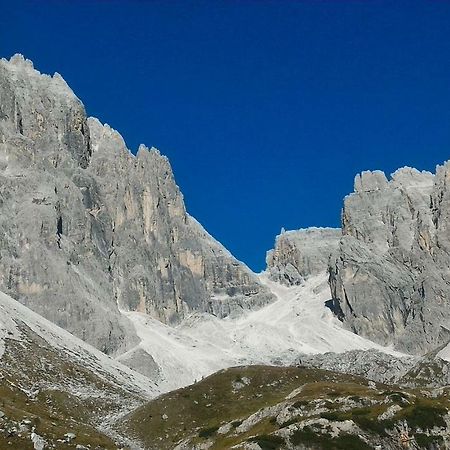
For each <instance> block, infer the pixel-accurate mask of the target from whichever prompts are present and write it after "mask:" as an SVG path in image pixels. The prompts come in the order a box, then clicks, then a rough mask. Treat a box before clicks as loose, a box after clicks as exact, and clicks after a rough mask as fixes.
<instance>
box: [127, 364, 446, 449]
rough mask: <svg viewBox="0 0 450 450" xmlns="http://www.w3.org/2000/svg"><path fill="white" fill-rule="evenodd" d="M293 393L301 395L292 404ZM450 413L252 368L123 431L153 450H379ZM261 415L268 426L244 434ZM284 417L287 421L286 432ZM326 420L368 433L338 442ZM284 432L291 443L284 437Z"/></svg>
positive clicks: (428, 401)
mask: <svg viewBox="0 0 450 450" xmlns="http://www.w3.org/2000/svg"><path fill="white" fill-rule="evenodd" d="M244 379H245V383H242V384H243V386H242V387H240V389H235V383H236V382H237V380H244ZM299 387H301V389H298V388H299ZM293 391H297V392H298V394H296V395H295V396H292V392H293ZM355 402H356V405H355ZM400 402H402V403H404V404H405V406H403V407H402V409H400V410H399V411H397V412H396V413H395V414H394V416H393V417H392V418H391V419H389V420H383V421H379V420H378V417H379V416H380V415H381V414H383V413H384V412H386V410H387V409H388V408H389V407H391V406H393V405H396V404H399V403H400ZM355 406H357V407H355ZM272 407H274V408H273V409H272ZM449 407H450V403H449V400H448V397H444V396H443V397H441V398H438V399H435V398H427V397H425V396H424V395H423V394H422V393H421V392H420V391H414V390H408V389H405V392H400V391H399V390H398V388H394V389H393V388H390V387H388V386H386V385H381V384H379V385H377V386H376V388H373V387H372V386H369V385H368V383H367V380H364V379H363V378H359V377H354V376H350V375H344V374H338V373H333V372H328V371H325V370H318V369H305V368H295V367H268V366H247V367H237V368H231V369H228V370H222V371H220V372H218V373H216V374H214V375H211V376H210V377H208V378H205V379H204V380H202V381H201V382H199V383H196V384H194V385H192V386H188V387H186V388H184V389H180V390H178V391H174V392H170V393H168V394H165V395H162V396H160V397H159V398H157V399H155V400H153V401H151V402H149V403H148V404H146V405H144V406H142V407H141V408H138V409H137V410H136V411H135V412H133V413H132V414H130V415H128V416H126V417H125V418H124V422H123V423H122V426H123V429H124V430H126V429H128V430H129V429H131V430H132V435H133V436H135V437H136V438H137V439H139V440H140V441H142V442H143V443H144V444H145V445H148V447H150V448H152V447H151V446H152V445H154V443H155V442H157V443H158V449H160V450H166V449H171V448H173V447H175V445H176V444H177V443H179V442H180V441H184V442H187V445H188V446H191V447H194V446H196V445H198V444H202V443H203V444H204V443H205V442H206V441H207V442H208V444H210V445H211V447H210V449H211V450H225V449H229V448H231V447H233V446H236V448H240V447H239V446H243V445H244V444H245V443H246V442H255V443H257V444H258V445H259V446H260V447H261V448H263V449H268V450H272V449H282V448H285V447H286V442H283V439H289V440H290V441H291V443H292V444H294V445H297V444H309V445H310V446H311V448H317V449H325V450H327V449H328V450H368V449H370V448H373V445H369V443H370V444H373V443H374V442H377V443H379V442H386V443H391V442H392V441H393V440H394V439H398V425H399V424H400V423H402V422H403V421H404V420H406V421H407V422H408V424H409V426H410V428H411V429H412V432H413V433H417V432H420V433H422V431H420V430H424V429H426V428H427V427H428V428H429V427H430V426H431V425H433V426H434V425H437V426H442V423H443V422H442V421H443V415H444V414H445V412H446V411H447V409H448V408H449ZM268 408H271V409H268ZM280 408H281V409H280ZM324 408H325V409H326V411H325V412H324ZM278 411H280V412H281V411H282V412H283V414H284V416H280V415H279V413H278ZM257 412H258V415H260V419H257V420H254V421H252V422H251V423H253V425H249V426H248V427H245V428H244V427H240V425H242V424H243V421H244V420H245V419H246V418H248V417H249V416H251V415H252V414H254V413H257ZM281 417H285V421H284V422H283V423H281V424H279V420H280V418H281ZM323 418H325V419H327V420H330V421H336V422H340V421H345V420H352V421H353V422H354V423H355V424H356V425H357V426H358V427H359V429H360V430H359V431H358V432H357V433H355V434H350V433H344V432H341V434H339V435H338V436H332V435H330V430H329V429H328V427H327V426H326V425H323V423H322V424H321V422H320V421H321V420H322V419H323ZM305 420H311V421H312V423H313V425H314V426H311V427H302V422H304V421H305ZM314 421H317V422H314ZM246 423H249V422H246ZM297 424H298V426H297ZM223 425H228V431H227V432H225V433H220V434H218V433H217V429H218V428H219V427H221V426H223ZM324 427H325V428H324ZM238 428H239V430H238ZM419 428H420V430H419V431H418V429H419ZM280 429H283V433H285V435H286V436H289V437H286V438H283V437H280V436H278V435H277V432H278V430H280ZM358 434H361V436H358ZM167 436H169V438H167ZM424 436H426V434H425V433H424ZM419 439H421V437H419ZM423 439H425V438H422V440H423ZM430 439H432V438H430ZM366 441H367V442H366ZM432 442H434V441H432Z"/></svg>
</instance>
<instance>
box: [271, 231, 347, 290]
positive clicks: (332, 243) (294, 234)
mask: <svg viewBox="0 0 450 450" xmlns="http://www.w3.org/2000/svg"><path fill="white" fill-rule="evenodd" d="M341 235H342V232H341V230H340V229H337V228H306V229H303V230H294V231H282V232H281V234H280V235H278V236H277V237H276V240H275V248H274V249H273V250H270V251H269V252H267V258H266V261H267V271H268V274H269V277H270V278H271V279H272V280H274V281H278V282H280V283H283V284H285V285H287V286H295V285H300V284H302V283H303V281H304V280H305V279H306V278H308V277H309V276H310V275H317V274H319V273H323V272H324V271H326V270H327V267H328V261H329V258H330V256H331V254H332V253H334V252H335V251H336V249H337V247H338V244H339V239H340V237H341Z"/></svg>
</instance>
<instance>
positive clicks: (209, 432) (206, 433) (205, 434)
mask: <svg viewBox="0 0 450 450" xmlns="http://www.w3.org/2000/svg"><path fill="white" fill-rule="evenodd" d="M219 428H220V427H209V428H203V429H201V430H200V431H199V433H198V436H199V437H201V438H203V439H208V438H210V437H211V436H214V435H215V434H216V431H217V430H218V429H219Z"/></svg>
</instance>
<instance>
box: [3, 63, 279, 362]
mask: <svg viewBox="0 0 450 450" xmlns="http://www.w3.org/2000/svg"><path fill="white" fill-rule="evenodd" d="M0 186H1V187H0V210H1V212H2V214H1V215H0V290H3V291H5V292H7V293H8V294H9V295H11V296H12V297H13V298H15V299H17V300H19V301H20V302H21V303H23V304H25V305H27V306H28V307H30V308H31V309H33V310H35V311H36V312H38V313H39V314H41V315H43V316H44V317H46V318H47V319H49V320H51V321H52V322H54V323H56V324H58V325H59V326H61V327H62V328H65V329H67V330H68V331H70V332H71V333H73V334H75V335H76V336H78V337H80V338H82V339H83V340H85V341H87V342H89V343H90V344H92V345H94V346H95V347H97V348H99V349H101V350H102V351H104V352H106V353H110V354H118V353H122V352H124V351H126V350H127V349H129V348H132V347H134V346H135V345H136V344H137V343H138V341H139V340H138V338H137V336H136V334H135V330H134V327H133V326H132V325H131V324H130V322H129V320H128V319H127V318H126V317H125V316H124V315H123V314H122V313H121V311H120V310H121V309H123V310H126V311H127V310H131V311H140V312H145V313H148V314H149V315H151V316H153V317H155V318H157V319H159V320H161V321H163V322H165V323H169V324H170V323H177V322H179V321H180V320H181V319H182V318H183V317H185V316H186V315H187V314H189V313H190V312H210V313H213V314H215V315H217V316H219V317H223V316H226V315H229V314H236V313H239V312H240V311H242V310H244V309H247V308H254V307H258V306H261V305H263V304H266V303H268V302H270V301H272V299H273V297H272V294H271V293H270V292H269V291H268V289H267V288H266V287H265V286H263V285H262V284H261V283H260V282H259V281H258V279H257V278H256V276H255V275H254V274H253V273H252V272H251V271H250V270H249V269H248V268H247V267H246V266H244V265H243V264H241V263H240V262H238V261H237V260H236V259H235V258H233V256H232V255H230V254H229V252H227V251H226V250H225V249H224V248H223V247H222V246H221V245H220V244H219V243H217V242H216V241H215V240H214V239H213V238H211V237H210V236H209V235H208V234H207V233H206V232H205V230H204V229H203V228H202V227H201V225H199V224H198V223H197V222H196V221H195V220H194V219H192V218H191V217H190V216H189V215H188V214H187V213H186V210H185V207H184V202H183V198H182V195H181V193H180V191H179V189H178V187H177V185H176V184H175V181H174V178H173V174H172V170H171V167H170V164H169V162H168V160H167V159H166V158H165V157H164V156H161V155H160V153H159V152H158V151H157V150H154V149H151V150H148V149H147V148H146V147H144V146H141V147H140V149H139V151H138V153H137V155H136V157H135V156H133V155H132V154H131V153H130V151H129V150H128V149H127V148H126V146H125V143H124V141H123V139H122V138H121V136H120V135H119V134H118V133H117V132H115V131H114V130H112V129H111V128H110V127H109V126H107V125H102V124H101V123H100V122H99V121H98V120H96V119H87V117H86V113H85V110H84V107H83V105H82V103H81V102H80V101H79V100H78V98H77V97H76V96H75V95H74V94H73V92H72V91H71V89H70V88H69V87H68V86H67V84H66V83H65V82H64V80H63V79H62V78H61V77H60V76H59V75H58V74H55V75H54V76H53V77H50V76H47V75H41V74H40V73H39V72H38V71H36V70H35V69H34V68H33V64H32V63H31V62H30V61H28V60H25V59H24V58H23V57H21V56H20V55H16V56H14V57H13V58H11V60H10V61H7V60H5V59H2V60H1V61H0Z"/></svg>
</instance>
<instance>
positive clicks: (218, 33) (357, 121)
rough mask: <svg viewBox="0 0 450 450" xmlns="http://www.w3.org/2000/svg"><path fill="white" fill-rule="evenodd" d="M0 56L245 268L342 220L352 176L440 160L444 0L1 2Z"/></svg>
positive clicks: (447, 128) (449, 98)
mask: <svg viewBox="0 0 450 450" xmlns="http://www.w3.org/2000/svg"><path fill="white" fill-rule="evenodd" d="M1 9H2V17H3V18H7V20H4V21H2V26H1V27H0V56H3V57H10V56H11V55H12V54H13V53H15V52H20V53H23V54H24V55H25V56H26V57H28V58H30V59H32V60H33V61H34V63H35V66H36V67H37V68H38V69H39V70H41V71H42V72H47V73H53V72H55V71H57V72H60V73H61V74H62V75H63V76H64V78H65V79H66V81H67V82H68V83H69V85H70V86H71V87H72V88H73V89H74V91H75V93H76V94H77V95H78V96H79V97H80V98H81V100H82V101H83V102H84V104H85V106H86V109H87V112H88V114H89V115H93V116H97V117H98V118H99V119H100V120H101V121H103V122H107V123H109V124H110V125H111V126H113V127H114V128H116V129H117V130H119V131H120V132H121V134H122V135H123V136H124V138H125V141H126V142H127V145H128V146H129V148H130V149H131V150H132V151H135V150H136V149H137V146H138V144H139V143H141V142H142V143H145V144H146V145H148V146H151V145H153V146H155V147H158V148H159V149H160V150H161V151H162V153H164V154H166V155H167V156H168V157H169V158H170V161H171V163H172V166H173V168H174V172H175V177H176V180H177V182H178V184H179V186H180V187H181V190H182V192H183V193H184V196H185V201H186V205H187V208H188V210H189V211H190V213H191V214H192V215H194V216H195V217H196V218H197V219H198V220H199V221H200V222H201V223H202V224H203V225H204V226H205V227H206V228H207V230H208V231H209V232H210V233H211V234H213V235H214V236H215V237H216V238H217V239H218V240H220V241H221V242H222V243H223V244H224V245H225V246H226V247H227V248H229V249H230V250H231V251H232V252H233V253H234V254H235V255H236V256H237V257H238V258H239V259H241V260H243V261H244V262H246V263H247V264H249V265H250V266H251V267H252V268H253V269H255V270H260V269H262V268H263V267H264V258H265V252H266V250H268V249H269V248H271V247H272V245H273V240H274V237H275V235H276V234H277V233H278V232H279V231H280V228H281V227H285V228H286V229H296V228H300V227H306V226H311V225H317V226H339V223H340V209H341V205H342V199H343V197H344V196H345V195H346V194H347V193H349V192H350V191H351V190H352V187H353V178H354V175H355V173H357V172H359V171H361V170H365V169H381V170H384V171H386V172H388V173H391V172H392V171H394V170H395V169H396V168H397V167H401V166H404V165H409V166H415V167H417V168H420V169H426V170H434V168H435V165H436V164H439V163H442V162H443V161H444V160H446V159H450V2H446V1H431V0H430V1H414V0H408V1H401V0H395V1H375V0H366V1H362V0H361V1H338V0H335V1H331V0H330V1H321V0H316V1H288V0H286V1H282V0H279V1H264V0H260V1H257V0H248V1H244V0H241V1H237V0H235V1H232V0H230V1H219V0H216V1H214V0H208V1H192V2H191V1H188V0H185V1H180V2H178V1H170V0H166V1H121V2H119V1H106V0H104V1H45V0H40V1H34V2H31V1H28V2H25V1H22V0H13V1H8V0H3V1H2V6H1Z"/></svg>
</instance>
